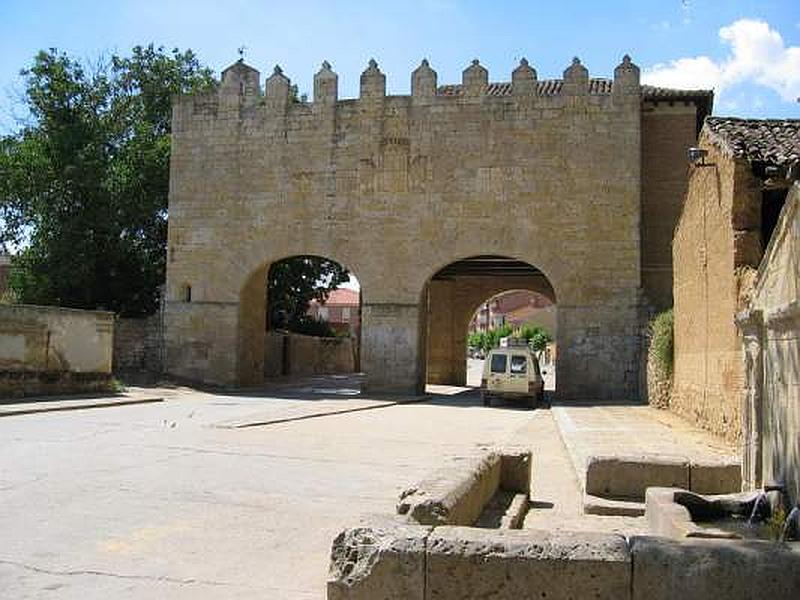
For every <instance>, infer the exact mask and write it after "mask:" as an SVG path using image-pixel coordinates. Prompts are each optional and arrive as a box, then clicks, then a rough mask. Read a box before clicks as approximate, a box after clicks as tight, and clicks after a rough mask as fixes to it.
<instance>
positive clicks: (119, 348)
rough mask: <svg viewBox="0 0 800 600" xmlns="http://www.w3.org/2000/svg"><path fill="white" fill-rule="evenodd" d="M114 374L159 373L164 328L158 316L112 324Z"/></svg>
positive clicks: (119, 321) (119, 320)
mask: <svg viewBox="0 0 800 600" xmlns="http://www.w3.org/2000/svg"><path fill="white" fill-rule="evenodd" d="M113 366H114V372H115V373H119V372H132V371H134V372H135V371H140V372H141V371H143V372H149V373H161V372H162V370H163V368H164V328H163V323H162V319H161V314H159V313H157V314H154V315H151V316H149V317H143V318H140V319H121V318H118V319H116V321H115V322H114V365H113Z"/></svg>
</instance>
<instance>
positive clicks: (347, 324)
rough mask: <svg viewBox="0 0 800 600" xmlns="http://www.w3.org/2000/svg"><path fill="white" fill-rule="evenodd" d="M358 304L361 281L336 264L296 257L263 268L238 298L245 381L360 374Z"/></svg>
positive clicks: (318, 258) (241, 373)
mask: <svg viewBox="0 0 800 600" xmlns="http://www.w3.org/2000/svg"><path fill="white" fill-rule="evenodd" d="M361 298H362V294H361V286H360V284H359V282H358V279H357V278H356V277H355V275H354V274H353V273H352V272H351V271H350V270H349V269H348V268H347V267H345V266H343V265H341V264H340V263H338V262H337V261H335V260H333V259H330V258H327V257H323V256H315V255H298V256H289V257H286V258H282V259H280V260H276V261H273V262H272V263H266V264H264V265H262V266H261V267H260V268H259V269H257V270H256V271H255V272H254V273H252V274H251V276H250V278H249V279H248V282H247V283H246V285H245V286H244V288H243V289H242V293H241V299H240V309H239V310H240V318H239V329H240V340H241V342H240V348H239V378H240V382H241V383H243V384H250V385H252V384H257V383H262V382H264V381H268V380H270V379H273V378H277V377H286V376H290V377H303V376H311V375H335V374H349V373H356V372H358V371H359V370H360V363H361V358H360V356H361V355H360V349H361V304H362V302H361Z"/></svg>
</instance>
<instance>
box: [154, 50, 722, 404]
mask: <svg viewBox="0 0 800 600" xmlns="http://www.w3.org/2000/svg"><path fill="white" fill-rule="evenodd" d="M337 85H338V79H337V75H336V74H335V73H334V72H333V71H332V70H331V68H330V65H328V64H327V63H324V64H323V67H322V69H321V70H320V71H319V72H318V73H317V74H316V76H315V78H314V94H313V96H314V97H313V102H311V103H297V102H292V101H291V100H290V98H289V86H290V82H289V80H288V79H287V78H286V77H285V75H283V73H281V72H280V70H279V69H277V68H276V70H275V72H274V73H273V74H272V75H271V76H270V77H269V78H268V79H267V81H266V86H265V89H264V91H263V93H262V92H261V89H260V83H259V74H258V72H257V71H256V70H255V69H252V68H251V67H249V66H247V65H245V64H244V63H242V62H238V63H236V64H234V65H233V66H232V67H230V68H229V69H227V70H226V71H225V72H224V73H223V78H222V82H221V84H220V86H219V88H218V90H216V91H214V92H212V93H210V94H206V95H196V96H190V97H181V98H177V99H176V100H175V103H174V109H173V151H172V164H171V190H170V230H169V250H168V252H169V262H168V274H167V308H166V344H167V347H166V352H167V354H166V359H167V368H168V370H169V371H171V372H172V373H174V374H177V375H180V376H184V377H189V378H194V379H199V380H203V381H206V382H212V383H220V384H250V383H257V382H259V381H260V380H261V377H262V374H263V360H264V359H263V356H264V355H263V349H264V330H265V316H264V313H265V310H264V308H265V293H264V287H265V278H266V273H267V270H268V268H269V265H270V264H271V263H272V262H273V261H276V260H280V259H283V258H286V257H289V256H293V255H302V254H314V255H320V256H325V257H328V258H331V259H333V260H336V261H338V262H340V263H341V264H343V265H345V266H347V267H348V268H349V269H351V270H352V272H353V273H354V274H355V275H356V276H357V277H358V279H359V282H360V283H361V285H362V293H363V316H362V318H363V330H362V331H363V333H362V368H363V370H364V371H365V373H366V374H367V385H368V386H370V387H372V388H373V389H387V390H403V391H412V390H419V389H420V388H421V387H422V386H423V385H424V383H425V380H426V377H427V371H430V372H431V373H436V372H439V373H441V372H445V373H447V372H450V373H451V374H450V375H445V376H444V378H445V379H446V378H447V377H451V378H460V377H461V373H453V370H452V369H450V370H449V371H448V367H447V365H443V364H437V363H436V360H437V359H436V358H435V357H433V356H432V357H431V358H432V361H433V362H431V363H429V362H428V360H427V357H426V354H427V350H428V348H429V343H428V341H429V340H428V336H429V335H432V334H433V333H434V332H435V330H436V323H438V322H439V319H438V317H436V315H437V314H441V313H442V310H443V308H442V306H443V305H441V304H438V305H437V303H436V302H437V301H436V297H441V298H447V297H448V293H447V291H446V290H443V289H442V285H444V284H440V283H439V282H437V286H438V289H437V290H436V294H434V295H430V294H429V287H430V286H429V280H430V278H431V276H432V275H434V274H435V273H436V272H437V271H438V270H439V269H441V268H442V267H444V266H446V265H448V264H450V263H453V262H454V261H458V260H460V259H463V258H466V257H470V256H475V255H497V256H507V257H511V258H514V259H517V260H520V261H525V262H527V263H529V264H530V265H533V266H535V267H536V268H538V269H539V270H540V271H541V272H542V273H543V274H544V275H545V276H546V279H547V281H548V284H549V286H550V287H551V289H552V291H553V295H554V296H555V297H556V299H557V302H558V337H559V339H558V343H559V362H558V365H557V378H558V382H559V394H560V395H561V396H562V397H569V398H576V397H605V398H615V397H629V396H635V395H637V393H638V381H639V357H638V352H639V350H638V348H639V332H640V321H641V314H642V310H641V309H642V307H643V306H644V305H645V304H661V303H664V299H663V297H661V296H660V295H659V291H658V290H664V289H666V290H669V289H671V275H669V273H667V272H666V271H664V270H659V269H655V270H652V269H651V270H649V271H648V273H651V275H652V276H651V277H650V279H651V280H652V281H653V284H652V285H649V286H648V287H644V288H643V284H642V279H643V277H642V270H643V256H654V257H656V258H655V259H653V260H654V262H658V260H661V259H663V257H667V259H665V260H669V258H668V257H669V249H668V247H666V248H661V249H660V250H659V249H656V250H653V251H650V250H649V249H647V250H643V248H642V242H641V239H642V231H644V230H648V229H647V228H648V227H649V228H650V229H649V230H652V231H656V232H657V231H660V230H661V229H663V228H664V227H665V225H664V224H663V222H662V221H663V220H664V219H666V220H667V221H669V219H673V222H674V219H675V218H677V213H678V210H679V207H680V198H679V197H674V198H673V197H672V193H673V191H675V190H679V191H680V192H681V194H682V193H683V190H684V189H685V171H681V174H680V175H679V174H677V173H676V172H675V171H674V170H672V171H670V170H669V169H668V168H665V167H663V163H664V162H665V161H664V160H662V161H659V160H657V156H658V155H659V152H661V154H662V155H663V156H664V158H665V160H666V159H669V158H671V156H672V155H674V154H675V153H676V151H677V149H678V148H680V150H681V157H680V160H682V152H683V149H685V147H686V146H688V145H691V143H692V142H693V141H694V136H695V133H696V129H695V124H696V120H697V117H698V112H701V113H702V112H703V111H706V110H708V106H709V102H710V95H709V94H708V93H705V92H680V91H675V90H663V89H656V88H648V87H647V86H640V84H639V71H638V68H637V67H636V66H635V65H633V64H632V63H631V62H630V60H629V59H627V57H626V59H625V60H624V61H623V63H622V64H620V66H619V67H617V69H616V70H615V73H614V79H613V81H612V80H605V79H590V78H589V74H588V71H587V69H586V68H585V67H584V66H583V65H581V64H580V62H579V61H577V59H576V60H575V61H574V62H573V64H572V65H571V66H570V67H569V68H568V69H567V70H566V71H565V72H564V78H563V81H562V80H558V81H538V80H537V76H536V72H535V71H534V69H533V68H532V67H530V66H529V65H528V64H527V62H526V61H523V62H522V64H520V66H519V67H518V68H517V69H516V70H515V71H514V72H513V75H512V82H511V83H508V84H490V83H489V82H488V73H487V71H486V69H484V68H483V67H482V66H481V65H480V64H479V63H478V62H477V61H474V62H473V64H472V65H471V66H470V67H468V68H467V69H466V70H465V71H464V73H463V81H462V85H460V86H443V87H439V86H438V85H437V79H436V73H435V71H433V69H431V68H430V66H429V65H428V63H427V61H423V64H422V65H421V66H420V67H419V68H418V69H417V70H416V71H414V73H413V74H412V78H411V95H410V96H386V94H385V90H386V79H385V76H384V75H383V73H381V72H380V70H379V69H378V66H377V64H375V63H374V61H371V63H370V65H369V67H368V68H367V70H366V71H364V73H363V74H362V75H361V93H360V97H359V98H358V99H354V100H339V99H338V91H337ZM643 111H644V112H645V113H646V115H647V116H643ZM659 111H661V112H659ZM662 113H663V115H662V116H661V117H658V115H660V114H662ZM670 119H672V122H673V123H674V124H675V131H682V132H683V135H684V136H686V138H687V139H685V140H683V139H681V140H677V141H676V140H675V139H673V140H672V141H671V142H670V144H671V145H667V146H665V147H664V150H663V152H662V151H660V150H659V148H658V145H659V143H660V142H659V138H658V137H657V136H655V137H654V136H650V137H649V138H648V139H649V140H650V141H649V144H651V145H652V147H650V148H648V149H645V150H646V151H647V152H643V148H642V144H641V140H642V137H643V128H645V129H647V128H648V127H651V126H652V124H653V123H657V124H659V125H660V126H662V127H663V124H664V123H665V122H667V121H669V120H670ZM687 123H688V124H690V125H689V126H686V124H687ZM645 137H647V136H646V134H645ZM674 137H675V136H673V138H674ZM643 153H644V154H647V155H648V156H650V157H651V159H650V160H649V162H647V172H646V173H644V174H643V159H642V156H643ZM653 156H655V157H656V159H653ZM645 176H646V177H647V181H648V182H651V183H648V184H647V185H649V186H651V187H652V188H653V190H654V191H653V193H652V195H650V194H649V192H647V190H646V189H645V190H643V177H645ZM676 177H677V180H676V181H672V179H670V178H673V179H674V178H676ZM665 180H666V181H665ZM645 187H646V186H645ZM643 191H644V194H643ZM674 193H677V192H674ZM659 194H660V195H659ZM660 199H663V201H662V200H660ZM653 206H655V208H653ZM656 209H657V210H656ZM651 214H652V215H653V217H652V218H651V217H650V215H651ZM653 219H657V220H659V224H658V226H655V225H653ZM661 237H663V236H660V235H654V236H653V239H654V240H656V241H655V242H654V243H656V242H657V243H658V244H661V245H663V240H661ZM645 269H647V265H645ZM659 277H661V278H662V279H663V277H667V278H668V280H667V282H666V284H665V282H664V281H660V280H658V279H659ZM189 288H190V289H191V301H190V302H187V301H186V300H187V294H186V291H187V289H189ZM455 295H456V296H459V297H463V298H464V302H474V299H472V298H469V297H468V296H469V294H463V293H456V294H455ZM450 297H453V294H450ZM667 303H668V302H667ZM453 311H454V314H456V313H458V312H459V311H463V307H459V306H454V307H453ZM465 327H466V324H465ZM451 337H452V338H453V340H454V341H453V342H452V343H453V344H456V345H458V344H462V343H463V342H462V341H461V339H463V335H462V336H461V337H460V338H459V336H451ZM456 338H458V339H456ZM433 346H434V345H430V347H433ZM453 347H454V348H455V346H453ZM456 350H457V349H456ZM456 350H454V351H450V352H443V353H440V354H441V355H442V358H441V360H442V361H447V360H452V356H453V355H454V353H456V355H457V352H456ZM462 351H463V348H462ZM453 382H456V381H453Z"/></svg>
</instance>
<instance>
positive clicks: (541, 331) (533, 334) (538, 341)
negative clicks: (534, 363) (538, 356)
mask: <svg viewBox="0 0 800 600" xmlns="http://www.w3.org/2000/svg"><path fill="white" fill-rule="evenodd" d="M515 335H516V336H517V337H519V338H520V339H523V340H525V341H526V342H527V343H528V346H530V348H531V350H533V351H534V352H542V351H544V349H545V348H546V347H547V344H549V343H550V342H552V341H553V336H551V335H550V334H549V333H548V331H547V330H546V329H545V328H544V327H540V326H539V325H534V324H533V323H525V324H523V325H522V327H520V328H519V330H518V331H517V332H516V333H515Z"/></svg>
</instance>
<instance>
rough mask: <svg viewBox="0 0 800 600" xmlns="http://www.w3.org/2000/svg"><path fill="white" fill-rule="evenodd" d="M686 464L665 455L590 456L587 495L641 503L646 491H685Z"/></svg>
mask: <svg viewBox="0 0 800 600" xmlns="http://www.w3.org/2000/svg"><path fill="white" fill-rule="evenodd" d="M688 485H689V461H688V460H686V459H685V458H682V457H673V456H665V455H650V456H646V455H642V456H592V457H590V458H589V461H588V464H587V467H586V493H587V494H590V495H592V496H600V497H602V498H612V499H614V498H615V499H630V500H643V499H644V496H645V490H646V489H647V488H648V487H682V488H687V489H688Z"/></svg>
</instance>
